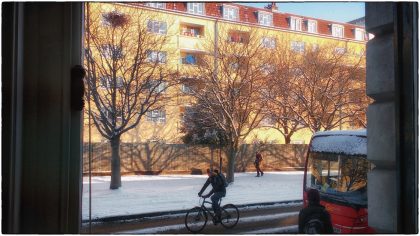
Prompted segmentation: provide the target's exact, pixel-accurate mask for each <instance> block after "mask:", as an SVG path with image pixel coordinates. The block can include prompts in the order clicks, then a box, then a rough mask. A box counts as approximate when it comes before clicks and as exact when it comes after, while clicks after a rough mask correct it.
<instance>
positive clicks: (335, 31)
mask: <svg viewBox="0 0 420 236" xmlns="http://www.w3.org/2000/svg"><path fill="white" fill-rule="evenodd" d="M331 34H332V36H334V37H337V38H344V26H342V25H337V24H332V25H331Z"/></svg>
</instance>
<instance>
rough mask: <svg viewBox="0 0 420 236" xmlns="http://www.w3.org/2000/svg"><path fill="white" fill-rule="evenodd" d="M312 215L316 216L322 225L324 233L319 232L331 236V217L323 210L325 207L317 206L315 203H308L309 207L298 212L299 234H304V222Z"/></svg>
mask: <svg viewBox="0 0 420 236" xmlns="http://www.w3.org/2000/svg"><path fill="white" fill-rule="evenodd" d="M313 215H315V216H316V218H317V219H319V220H320V221H321V222H323V224H324V231H325V232H321V233H324V234H332V233H334V231H333V228H332V223H331V217H330V213H328V211H327V210H325V207H324V206H322V205H320V204H317V203H309V205H308V206H307V207H306V208H304V209H302V210H300V212H299V233H300V234H303V233H304V227H305V224H306V222H307V221H308V220H309V219H310V218H312V217H313Z"/></svg>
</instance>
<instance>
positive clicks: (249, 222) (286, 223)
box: [82, 201, 302, 234]
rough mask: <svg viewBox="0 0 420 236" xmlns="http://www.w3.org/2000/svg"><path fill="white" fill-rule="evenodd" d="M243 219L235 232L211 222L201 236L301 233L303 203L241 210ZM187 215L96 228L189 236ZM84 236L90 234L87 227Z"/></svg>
mask: <svg viewBox="0 0 420 236" xmlns="http://www.w3.org/2000/svg"><path fill="white" fill-rule="evenodd" d="M238 207H239V212H240V219H239V222H238V224H237V225H236V226H235V227H234V228H232V229H225V228H223V226H221V225H216V226H215V225H213V223H212V222H211V221H208V222H207V225H206V227H205V228H204V230H203V231H201V232H200V234H281V233H297V218H298V214H299V210H300V209H301V207H302V202H301V201H289V202H283V203H276V204H273V203H268V204H261V205H257V204H254V205H248V206H246V205H242V206H238ZM184 217H185V212H175V213H173V214H168V213H162V214H154V215H152V216H147V215H142V216H137V217H136V216H132V217H127V216H126V217H123V218H122V219H118V217H114V218H112V219H110V218H109V219H105V220H104V221H102V222H100V221H99V222H95V223H93V224H92V231H91V232H92V233H94V234H108V233H117V234H189V233H190V232H189V231H188V230H187V229H186V228H185V225H184ZM82 233H89V226H88V224H87V223H85V224H84V225H83V228H82Z"/></svg>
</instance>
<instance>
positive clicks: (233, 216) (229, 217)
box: [221, 204, 239, 229]
mask: <svg viewBox="0 0 420 236" xmlns="http://www.w3.org/2000/svg"><path fill="white" fill-rule="evenodd" d="M238 221H239V210H238V208H237V207H236V206H235V205H233V204H227V205H224V206H223V207H222V222H221V223H222V225H223V227H225V228H227V229H229V228H233V227H234V226H235V225H236V224H237V223H238Z"/></svg>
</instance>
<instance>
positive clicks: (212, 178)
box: [198, 169, 226, 223]
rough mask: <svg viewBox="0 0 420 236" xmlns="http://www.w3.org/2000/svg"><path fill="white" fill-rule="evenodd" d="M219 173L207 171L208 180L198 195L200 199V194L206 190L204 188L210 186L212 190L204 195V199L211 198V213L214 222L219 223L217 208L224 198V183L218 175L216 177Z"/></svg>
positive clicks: (219, 213)
mask: <svg viewBox="0 0 420 236" xmlns="http://www.w3.org/2000/svg"><path fill="white" fill-rule="evenodd" d="M218 173H219V171H218V170H214V171H211V170H210V169H207V175H208V176H209V178H208V179H207V181H206V183H204V185H203V187H202V188H201V190H200V192H199V193H198V196H199V197H201V194H203V192H204V191H205V190H206V188H207V187H208V186H209V185H210V184H211V186H212V188H213V189H212V190H211V191H210V192H209V193H208V194H206V195H204V196H203V197H204V198H208V197H210V196H211V202H212V204H211V206H212V208H213V211H214V213H215V215H216V216H215V222H217V223H218V222H220V219H221V211H220V206H219V200H220V199H221V198H222V197H225V196H226V187H225V184H224V181H223V179H222V177H220V175H218Z"/></svg>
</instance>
